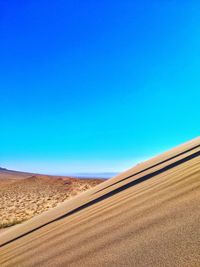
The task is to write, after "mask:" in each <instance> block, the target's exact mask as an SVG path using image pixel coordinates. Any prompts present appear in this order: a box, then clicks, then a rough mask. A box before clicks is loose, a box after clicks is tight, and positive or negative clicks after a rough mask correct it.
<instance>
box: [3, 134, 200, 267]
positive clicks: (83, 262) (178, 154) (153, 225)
mask: <svg viewBox="0 0 200 267" xmlns="http://www.w3.org/2000/svg"><path fill="white" fill-rule="evenodd" d="M199 208H200V138H197V139H195V140H192V141H190V142H188V143H186V144H183V145H182V146H179V147H177V148H175V149H173V150H171V151H168V152H166V153H164V154H162V155H160V156H158V157H156V158H153V159H151V160H149V161H147V162H144V163H141V164H139V165H137V166H135V167H133V168H132V169H130V170H128V171H126V172H124V173H122V174H120V175H118V176H116V177H114V178H112V179H110V180H108V181H105V182H103V183H101V184H100V185H97V186H96V187H94V188H93V189H90V190H88V191H87V192H84V193H81V194H80V195H79V196H77V197H75V198H73V199H72V200H69V201H67V202H65V203H63V204H61V205H60V206H59V207H56V208H54V209H52V210H49V211H47V212H45V213H43V214H40V215H38V216H36V217H34V218H32V219H30V220H29V221H27V222H24V223H23V224H21V225H16V226H14V227H12V228H11V229H10V230H8V231H6V232H2V233H1V236H0V246H1V247H0V266H3V267H4V266H15V267H17V266H20V267H25V266H26V267H28V266H78V267H81V266H84V267H86V266H91V267H94V266H98V267H102V266H120V267H121V266H124V267H129V266H130V267H133V266H143V267H149V266H150V267H151V266H152V267H154V266H159V267H163V266H168V267H172V266H181V267H194V266H196V267H197V266H198V267H199V266H200V210H199Z"/></svg>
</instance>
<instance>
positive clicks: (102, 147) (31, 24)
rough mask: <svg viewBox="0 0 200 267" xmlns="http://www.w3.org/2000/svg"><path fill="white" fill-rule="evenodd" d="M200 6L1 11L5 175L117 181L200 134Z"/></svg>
mask: <svg viewBox="0 0 200 267" xmlns="http://www.w3.org/2000/svg"><path fill="white" fill-rule="evenodd" d="M199 14H200V2H199V1H191V0H188V1H187V0H186V1H179V0H177V1H176V0H171V1H169V0H163V1H160V0H157V1H156V0H152V1H139V0H138V1H128V0H125V1H122V0H121V1H119V0H115V1H114V0H113V1H111V0H107V1H64V0H57V1H55V0H50V1H45V0H43V1H39V0H35V1H33V0H30V1H0V97H1V100H0V101H1V102H0V126H1V128H0V166H3V167H8V168H12V169H20V170H29V171H36V172H44V173H59V174H60V173H62V174H63V173H79V172H110V171H111V172H112V171H121V170H124V169H126V168H129V167H131V166H132V165H134V163H136V162H138V161H143V160H144V159H147V158H149V157H151V156H154V155H156V154H158V153H160V152H163V151H164V150H166V149H169V148H171V147H173V146H175V145H178V144H180V143H182V142H185V141H187V140H189V139H192V138H194V137H196V136H198V135H199V133H200V113H199V106H200V104H199V101H200V75H199V72H200V16H199Z"/></svg>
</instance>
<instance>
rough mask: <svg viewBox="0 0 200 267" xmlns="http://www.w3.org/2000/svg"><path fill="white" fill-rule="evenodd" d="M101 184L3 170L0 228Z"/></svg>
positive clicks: (0, 187)
mask: <svg viewBox="0 0 200 267" xmlns="http://www.w3.org/2000/svg"><path fill="white" fill-rule="evenodd" d="M102 181H103V180H101V179H78V178H70V177H51V176H43V175H29V174H25V173H21V174H20V173H17V172H16V173H15V172H8V171H3V172H1V173H0V229H2V228H5V227H8V226H12V225H15V224H18V223H21V222H23V221H26V220H28V219H30V218H32V217H33V216H35V215H37V214H40V213H42V212H44V211H47V210H48V209H51V208H54V207H56V206H57V205H58V204H59V203H62V202H63V201H65V200H67V199H70V198H72V197H74V196H76V195H77V194H79V193H81V192H83V191H86V190H88V189H90V188H92V187H94V186H95V185H97V184H99V183H101V182H102Z"/></svg>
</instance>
